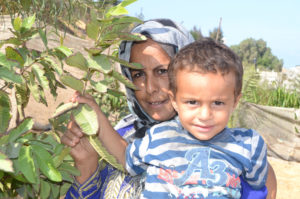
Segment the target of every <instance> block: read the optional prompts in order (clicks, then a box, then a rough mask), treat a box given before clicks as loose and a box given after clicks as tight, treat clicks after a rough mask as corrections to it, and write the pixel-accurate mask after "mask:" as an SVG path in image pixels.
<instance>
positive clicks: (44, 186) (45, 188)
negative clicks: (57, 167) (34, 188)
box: [40, 180, 51, 199]
mask: <svg viewBox="0 0 300 199" xmlns="http://www.w3.org/2000/svg"><path fill="white" fill-rule="evenodd" d="M50 191H51V189H50V184H49V183H48V182H46V181H44V180H41V192H40V196H41V199H46V198H48V197H49V196H50Z"/></svg>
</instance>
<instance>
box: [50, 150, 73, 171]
mask: <svg viewBox="0 0 300 199" xmlns="http://www.w3.org/2000/svg"><path fill="white" fill-rule="evenodd" d="M69 153H70V148H64V149H63V150H62V152H61V153H60V154H58V155H56V156H55V157H54V158H53V162H54V167H55V168H57V167H59V165H61V164H62V162H63V161H64V159H65V157H66V156H67V155H69Z"/></svg>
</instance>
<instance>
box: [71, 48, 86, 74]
mask: <svg viewBox="0 0 300 199" xmlns="http://www.w3.org/2000/svg"><path fill="white" fill-rule="evenodd" d="M66 63H67V64H68V65H69V66H74V67H76V68H79V69H81V70H83V71H87V69H88V63H87V61H86V59H85V58H84V56H83V55H82V54H81V53H80V52H77V53H76V54H74V55H71V56H69V57H67V58H66Z"/></svg>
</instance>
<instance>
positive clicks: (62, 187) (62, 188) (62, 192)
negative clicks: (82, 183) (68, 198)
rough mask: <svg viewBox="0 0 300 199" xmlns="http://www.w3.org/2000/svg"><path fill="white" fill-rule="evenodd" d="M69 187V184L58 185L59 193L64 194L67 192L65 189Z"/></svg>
mask: <svg viewBox="0 0 300 199" xmlns="http://www.w3.org/2000/svg"><path fill="white" fill-rule="evenodd" d="M70 187H71V184H68V183H64V184H63V185H62V186H61V187H60V195H61V196H64V195H66V193H67V191H68V190H69V188H70Z"/></svg>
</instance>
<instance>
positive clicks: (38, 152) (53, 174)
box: [32, 145, 62, 182]
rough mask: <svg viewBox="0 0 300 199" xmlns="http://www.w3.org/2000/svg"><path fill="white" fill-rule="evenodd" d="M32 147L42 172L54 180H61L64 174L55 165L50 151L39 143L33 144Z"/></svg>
mask: <svg viewBox="0 0 300 199" xmlns="http://www.w3.org/2000/svg"><path fill="white" fill-rule="evenodd" d="M32 148H33V153H34V155H35V157H36V160H37V163H38V165H39V167H40V170H41V171H42V173H43V174H44V175H45V176H46V177H48V178H49V179H50V180H52V181H55V182H61V181H62V176H61V174H60V172H59V171H58V170H57V169H56V168H55V167H54V163H53V160H52V157H51V155H50V154H49V152H48V151H47V150H45V149H44V148H43V147H41V146H38V145H33V146H32Z"/></svg>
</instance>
